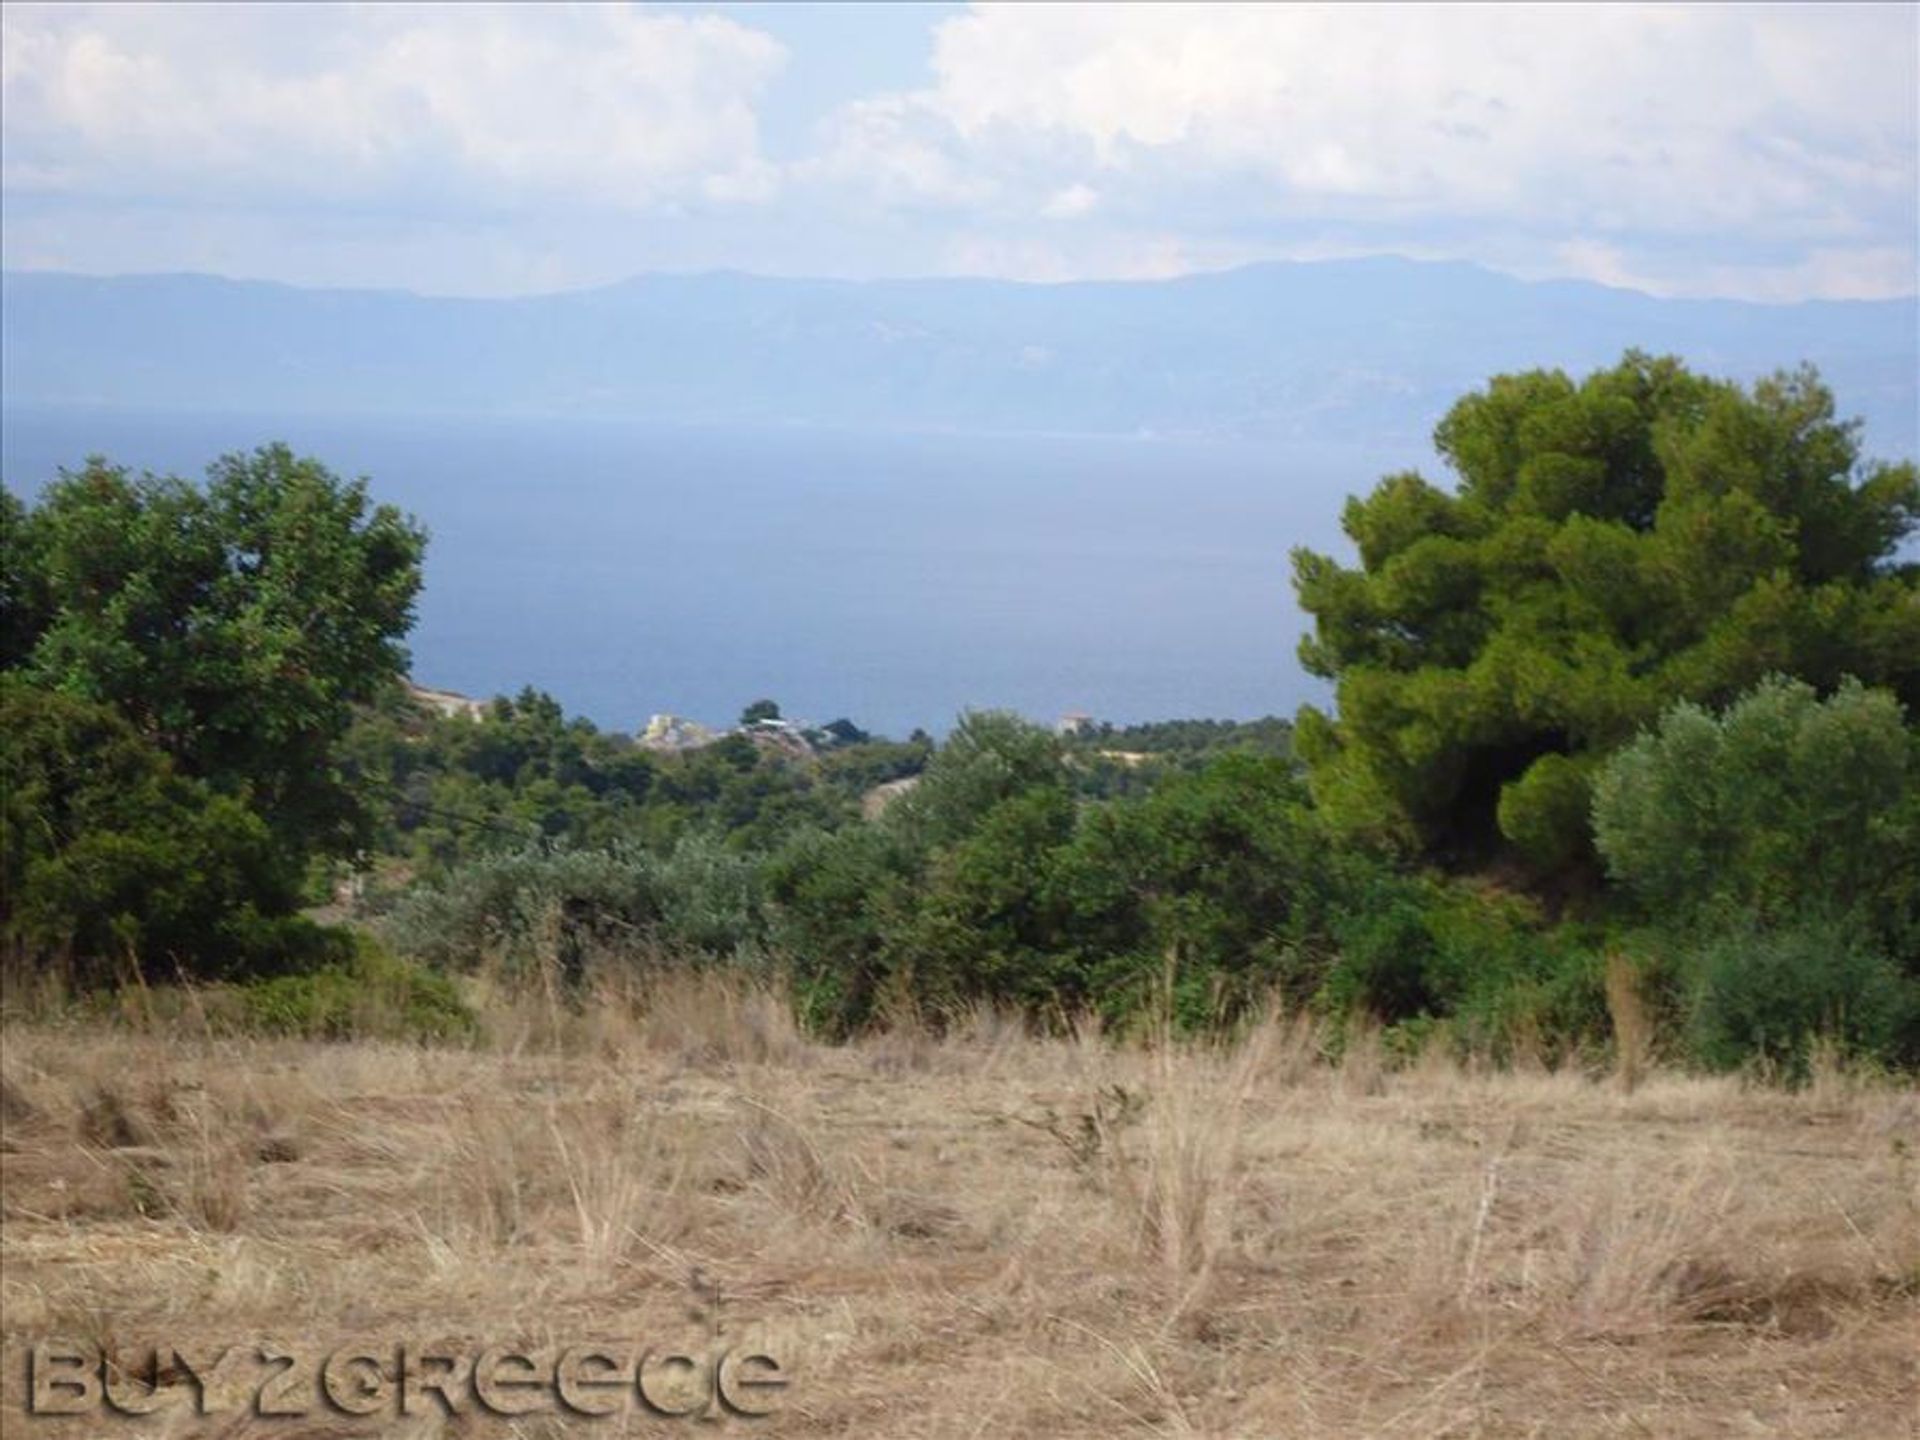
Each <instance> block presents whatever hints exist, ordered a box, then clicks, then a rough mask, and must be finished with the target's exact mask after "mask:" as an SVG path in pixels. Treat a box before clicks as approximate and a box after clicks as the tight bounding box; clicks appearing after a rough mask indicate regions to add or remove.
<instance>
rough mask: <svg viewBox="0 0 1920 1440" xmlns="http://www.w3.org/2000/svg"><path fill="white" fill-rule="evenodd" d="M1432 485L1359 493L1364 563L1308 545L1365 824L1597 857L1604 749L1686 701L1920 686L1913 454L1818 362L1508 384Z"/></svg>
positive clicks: (1337, 727)
mask: <svg viewBox="0 0 1920 1440" xmlns="http://www.w3.org/2000/svg"><path fill="white" fill-rule="evenodd" d="M1435 442H1436V445H1437V447H1438V449H1439V451H1440V453H1441V455H1442V456H1444V457H1445V459H1446V460H1447V462H1448V463H1449V464H1450V465H1451V466H1452V467H1453V469H1454V471H1455V472H1456V474H1457V476H1458V479H1459V483H1458V486H1457V488H1455V489H1453V490H1451V491H1449V490H1444V489H1442V488H1440V487H1438V486H1436V485H1433V484H1432V483H1430V482H1429V481H1427V480H1426V479H1424V478H1423V477H1422V476H1420V475H1418V474H1415V473H1407V474H1399V475H1393V476H1390V477H1388V478H1387V479H1385V480H1383V481H1381V482H1380V484H1379V485H1378V486H1377V487H1376V488H1375V489H1374V491H1373V493H1372V494H1371V495H1369V496H1368V497H1367V498H1366V499H1364V500H1361V499H1354V500H1351V501H1349V502H1348V504H1347V507H1346V511H1345V514H1344V516H1343V525H1344V528H1345V530H1346V533H1347V534H1348V536H1349V537H1350V538H1351V539H1352V541H1353V543H1354V545H1355V546H1356V548H1357V550H1358V553H1359V565H1358V567H1357V568H1350V567H1348V566H1345V565H1342V564H1340V563H1338V562H1337V561H1335V560H1334V559H1331V558H1329V557H1327V556H1324V555H1319V554H1315V553H1314V552H1312V551H1309V550H1305V549H1301V550H1296V551H1295V553H1294V557H1293V558H1294V579H1295V585H1296V588H1297V590H1298V593H1299V597H1300V603H1301V606H1302V608H1303V609H1304V610H1305V611H1306V612H1307V613H1308V614H1310V615H1311V616H1313V618H1314V632H1313V634H1312V635H1310V636H1309V637H1308V638H1307V639H1305V640H1304V641H1303V642H1302V644H1301V647H1300V654H1301V659H1302V662H1303V663H1304V664H1305V665H1306V667H1307V668H1308V669H1309V670H1310V671H1312V672H1313V673H1315V674H1317V675H1323V676H1327V677H1329V678H1331V679H1333V680H1335V681H1336V682H1337V685H1338V716H1339V718H1338V720H1337V721H1336V720H1334V719H1332V718H1329V717H1328V716H1327V715H1325V714H1323V713H1321V712H1320V711H1318V710H1316V709H1313V708H1311V707H1309V708H1307V709H1304V710H1303V711H1302V712H1301V715H1300V720H1299V726H1298V736H1297V738H1298V745H1299V751H1300V754H1301V755H1302V757H1303V758H1304V759H1305V760H1306V762H1307V763H1308V765H1309V767H1310V774H1311V784H1312V789H1313V793H1314V796H1315V798H1316V800H1317V801H1318V803H1319V805H1320V806H1321V808H1322V809H1323V810H1324V811H1325V812H1326V813H1327V815H1328V816H1329V817H1330V818H1331V819H1332V820H1333V821H1334V822H1335V823H1336V824H1337V825H1338V826H1339V827H1340V828H1342V829H1343V830H1346V831H1349V832H1354V833H1360V834H1366V835H1371V836H1374V837H1378V838H1383V839H1390V840H1394V841H1397V842H1400V843H1404V844H1407V845H1410V846H1414V847H1418V848H1421V849H1424V850H1426V851H1427V852H1428V853H1432V854H1439V855H1442V856H1447V855H1452V856H1456V857H1461V858H1484V857H1486V856H1487V855H1488V854H1489V853H1490V852H1494V851H1498V850H1500V849H1503V848H1505V849H1508V850H1510V851H1512V852H1518V853H1519V854H1520V855H1521V856H1522V857H1523V858H1527V859H1531V860H1533V861H1535V862H1536V863H1537V864H1539V865H1541V866H1543V867H1544V866H1550V865H1553V864H1563V863H1566V862H1568V861H1580V862H1582V863H1590V860H1589V857H1590V855H1591V851H1590V849H1589V841H1588V837H1587V834H1586V823H1585V816H1586V809H1587V807H1586V804H1585V794H1586V791H1587V789H1588V787H1589V786H1590V784H1591V780H1592V776H1593V773H1594V768H1595V766H1596V764H1597V763H1598V761H1599V760H1600V759H1601V758H1603V757H1604V756H1605V755H1606V754H1607V753H1609V752H1610V751H1611V750H1612V749H1614V748H1615V747H1617V746H1618V745H1620V744H1622V743H1624V742H1625V741H1626V740H1628V739H1629V738H1631V736H1632V735H1633V734H1634V733H1635V731H1636V730H1637V729H1638V728H1639V727H1641V726H1642V725H1645V724H1647V723H1649V722H1651V721H1652V720H1653V719H1655V718H1656V717H1657V716H1658V715H1659V714H1660V713H1661V712H1662V711H1663V710H1664V709H1665V708H1666V707H1667V706H1668V705H1669V704H1671V703H1672V702H1673V701H1675V700H1676V699H1693V700H1697V701H1700V702H1703V703H1708V704H1720V703H1725V702H1726V701H1728V700H1730V699H1732V698H1733V696H1735V695H1736V694H1738V693H1739V692H1740V691H1741V690H1743V689H1745V688H1747V687H1749V686H1751V685H1752V684H1754V683H1755V682H1756V681H1758V680H1759V679H1760V678H1761V677H1762V676H1764V675H1766V674H1768V673H1771V672H1775V671H1783V672H1786V673H1789V674H1794V675H1798V676H1800V677H1802V678H1804V679H1806V680H1807V681H1809V682H1811V683H1812V684H1814V685H1815V686H1817V687H1819V688H1820V689H1822V690H1830V689H1832V688H1833V687H1834V686H1836V685H1838V684H1839V683H1840V680H1841V678H1842V677H1843V676H1845V675H1849V674H1851V675H1857V676H1859V677H1861V678H1862V679H1864V680H1866V681H1867V682H1869V683H1873V684H1881V685H1886V686H1890V687H1892V688H1893V690H1894V691H1895V692H1896V693H1897V694H1898V695H1899V696H1900V697H1901V698H1902V699H1903V700H1905V701H1906V703H1908V704H1909V705H1912V704H1914V703H1915V702H1916V700H1920V581H1917V579H1916V568H1915V567H1914V566H1913V565H1911V564H1902V563H1899V561H1898V559H1897V556H1898V547H1899V545H1900V542H1901V541H1902V540H1903V539H1904V538H1905V537H1907V536H1908V535H1910V534H1912V533H1913V530H1914V527H1915V524H1916V520H1920V475H1917V474H1916V471H1915V468H1914V466H1913V464H1912V463H1910V462H1909V463H1902V464H1897V465H1888V464H1878V463H1864V462H1863V461H1862V460H1861V458H1860V449H1859V431H1858V427H1857V425H1856V424H1854V423H1852V422H1846V423H1843V422H1840V421H1837V420H1836V419H1835V418H1834V405H1833V397H1832V395H1831V394H1830V392H1829V391H1828V390H1827V389H1826V387H1825V386H1823V385H1822V384H1821V383H1820V382H1819V380H1818V378H1817V377H1816V376H1815V374H1814V373H1813V372H1812V371H1811V370H1810V369H1802V370H1799V371H1796V372H1793V373H1790V374H1782V375H1778V376H1775V377H1774V378H1772V379H1769V380H1764V381H1762V382H1760V383H1758V384H1756V385H1755V386H1753V387H1752V388H1751V390H1745V389H1742V388H1741V387H1739V386H1737V385H1734V384H1730V383H1725V382H1721V381H1716V380H1711V379H1707V378H1705V377H1702V376H1699V375H1696V374H1693V373H1692V372H1690V371H1688V370H1687V369H1685V368H1684V367H1683V366H1682V365H1681V364H1680V363H1679V362H1678V361H1675V360H1671V359H1653V358H1650V357H1648V356H1645V355H1642V354H1638V353H1632V354H1629V355H1628V356H1627V357H1626V358H1625V359H1624V360H1623V361H1622V362H1621V363H1620V364H1619V365H1617V366H1615V367H1614V368H1613V369H1610V370H1605V371H1601V372H1599V373H1596V374H1594V375H1591V376H1589V377H1587V379H1586V380H1584V381H1582V382H1579V383H1575V382H1574V381H1572V380H1570V379H1568V378H1567V377H1566V376H1565V375H1563V374H1560V373H1558V372H1544V371H1534V372H1531V373H1527V374H1521V375H1503V376H1499V377H1497V378H1495V379H1494V380H1493V381H1492V382H1491V383H1490V384H1489V385H1488V387H1487V388H1486V389H1485V390H1484V391H1482V392H1479V393H1477V394H1473V395H1469V396H1467V397H1466V398H1465V399H1463V400H1461V401H1460V402H1459V403H1458V404H1457V405H1455V406H1454V407H1453V409H1452V410H1451V411H1450V412H1449V413H1448V415H1447V416H1446V418H1445V419H1444V420H1443V421H1441V423H1440V425H1439V427H1438V429H1437V431H1436V432H1435Z"/></svg>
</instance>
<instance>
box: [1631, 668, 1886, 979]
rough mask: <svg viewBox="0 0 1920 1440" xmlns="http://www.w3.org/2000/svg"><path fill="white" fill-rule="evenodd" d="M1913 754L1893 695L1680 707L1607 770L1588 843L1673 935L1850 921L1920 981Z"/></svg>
mask: <svg viewBox="0 0 1920 1440" xmlns="http://www.w3.org/2000/svg"><path fill="white" fill-rule="evenodd" d="M1917 747H1920V741H1917V740H1916V738H1915V736H1914V735H1913V734H1912V733H1911V732H1910V731H1909V730H1908V729H1907V726H1906V722H1905V717H1904V715H1903V714H1902V712H1901V707H1900V703H1899V701H1898V700H1897V699H1895V697H1894V696H1893V695H1892V693H1890V692H1889V691H1886V690H1873V689H1868V688H1867V687H1865V686H1863V685H1861V684H1860V683H1859V682H1858V681H1855V680H1851V679H1849V680H1846V681H1844V682H1842V684H1841V685H1840V687H1839V689H1838V690H1836V691H1835V692H1834V693H1833V694H1832V695H1831V696H1829V697H1828V698H1827V699H1825V700H1822V699H1821V698H1820V697H1819V695H1818V694H1817V693H1816V692H1815V690H1814V689H1813V687H1812V686H1810V685H1808V684H1806V683H1804V682H1802V681H1798V680H1791V679H1787V678H1785V677H1783V676H1773V677H1771V678H1769V679H1767V680H1765V681H1763V682H1761V684H1759V685H1758V686H1756V687H1755V688H1754V689H1753V690H1752V691H1751V692H1749V693H1748V694H1747V695H1745V696H1743V697H1742V698H1741V699H1740V700H1738V701H1737V702H1736V703H1734V704H1733V705H1731V706H1730V707H1728V708H1727V709H1726V711H1725V712H1724V713H1722V714H1718V715H1716V714H1714V713H1711V712H1709V711H1708V710H1706V709H1703V708H1702V707H1700V706H1698V705H1694V704H1689V703H1684V702H1683V703H1681V704H1678V705H1675V706H1674V707H1673V708H1672V709H1671V710H1670V711H1668V712H1667V714H1666V715H1665V716H1664V717H1663V718H1662V719H1661V721H1660V723H1659V725H1658V726H1657V727H1655V728H1653V729H1651V730H1649V731H1648V732H1647V733H1645V734H1643V735H1641V736H1640V737H1639V738H1638V739H1636V740H1635V741H1634V742H1633V743H1631V744H1630V745H1628V746H1626V747H1625V748H1624V749H1622V750H1621V751H1620V752H1619V753H1618V754H1616V755H1615V756H1613V758H1612V759H1611V760H1609V761H1608V762H1607V764H1606V765H1605V767H1604V768H1603V769H1602V770H1601V771H1600V774H1599V777H1598V780H1597V781H1596V783H1595V785H1594V793H1593V822H1594V836H1595V842H1596V844H1597V846H1598V848H1599V851H1600V854H1601V855H1602V856H1603V857H1604V859H1605V861H1606V864H1607V868H1608V870H1609V872H1610V873H1611V874H1612V875H1613V877H1614V878H1615V879H1617V880H1619V881H1620V882H1621V883H1622V884H1624V885H1625V886H1626V887H1627V888H1628V889H1629V890H1630V891H1631V892H1632V893H1633V895H1634V896H1636V897H1637V898H1638V899H1639V900H1640V901H1641V902H1642V903H1643V904H1644V905H1645V907H1646V909H1647V912H1648V914H1649V915H1650V916H1651V917H1652V918H1653V919H1654V920H1655V921H1656V922H1657V923H1659V924H1661V925H1663V926H1664V927H1666V928H1668V929H1669V930H1691V929H1701V928H1705V927H1708V926H1714V927H1717V928H1721V929H1724V928H1726V927H1727V925H1728V924H1729V923H1731V922H1735V921H1737V922H1739V923H1740V924H1742V925H1746V924H1751V923H1756V922H1757V923H1759V924H1762V925H1777V924H1782V923H1788V922H1793V921H1799V920H1818V921H1821V922H1824V923H1827V924H1829V925H1832V924H1834V923H1836V922H1856V923H1857V924H1858V925H1859V926H1861V927H1864V929H1865V930H1866V932H1867V933H1868V934H1870V935H1871V936H1872V937H1874V938H1875V939H1876V940H1877V941H1878V943H1880V944H1883V945H1887V946H1897V947H1900V948H1902V949H1907V948H1909V947H1910V948H1911V950H1912V952H1913V959H1914V973H1915V974H1916V975H1917V976H1920V755H1916V748H1917Z"/></svg>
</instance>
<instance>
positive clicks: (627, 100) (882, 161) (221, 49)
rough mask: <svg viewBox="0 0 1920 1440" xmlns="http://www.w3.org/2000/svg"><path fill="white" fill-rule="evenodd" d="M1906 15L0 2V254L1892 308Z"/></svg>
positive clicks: (310, 276) (1898, 241)
mask: <svg viewBox="0 0 1920 1440" xmlns="http://www.w3.org/2000/svg"><path fill="white" fill-rule="evenodd" d="M1917 17H1920V9H1916V7H1914V6H1911V5H1874V6H1842V5H1824V6H1791V5H1784V6H1752V7H1749V6H1735V5H1710V6H1700V7H1692V6H1629V5H1608V6H1559V5H1555V6H1539V7H1524V6H1491V7H1481V6H1466V5H1461V6H1428V7H1409V8H1398V7H1386V6H1383V7H1373V8H1368V7H1360V6H1340V7H1322V6H1312V5H1301V6H1279V5H1271V6H1201V5H1186V6H1177V7H1175V6H1154V5H1130V6H1121V7H1106V6H1093V5H1088V6H1063V5H1062V6H1037V5H1026V6H1015V7H997V6H957V5H941V6H924V7H915V6H894V7H878V6H844V7H836V6H799V5H795V6H764V7H763V6H755V5H717V6H714V5H691V4H675V5H659V6H626V5H604V6H595V7H586V8H574V9H567V8H561V7H540V8H534V7H507V6H478V5H475V6H454V5H441V6H431V7H420V8H414V7H407V6H399V5H331V6H294V5H258V6H245V7H243V6H213V7H201V6H166V7H146V6H135V5H121V4H116V5H105V6H89V5H61V6H39V5H32V4H8V5H7V6H6V7H5V9H4V11H0V25H4V37H3V40H4V43H3V44H0V61H3V64H4V96H3V99H4V147H3V149H4V154H3V155H0V161H3V165H0V203H3V204H4V216H5V223H4V227H0V252H3V254H0V258H3V259H4V262H5V264H6V265H8V266H9V267H14V268H51V269H66V270H79V271H87V272H96V273H124V272H132V271H167V270H202V271H212V272H216V273H221V274H228V275H238V276H249V277H259V278H267V279H276V280H285V281H290V282H294V283H302V284H329V285H368V286H398V287H404V288H409V289H415V290H421V291H427V292H433V293H453V294H517V293H527V292H531V291H543V290H551V289H559V288H569V287H575V286H582V285H592V284H599V283H605V282H608V281H612V280H616V279H619V278H621V277H623V276H626V275H630V274H634V273H637V272H641V271H647V270H689V269H692V270H704V269H718V268H732V269H743V270H753V271H760V272H764V273H774V274H812V275H845V276H876V275H910V274H986V275H999V276H1010V277H1017V278H1025V279H1039V280H1061V279H1082V278H1116V277H1147V276H1160V275H1172V274H1179V273H1184V272H1187V271H1192V270H1199V269H1212V268H1218V267H1221V266H1226V265H1233V264H1238V263H1244V262H1247V261H1252V260H1259V259H1269V258H1317V257H1323V256H1335V255H1352V254H1374V253H1392V254H1403V255H1413V256H1421V257H1432V258H1449V259H1466V260H1472V261H1477V262H1479V263H1482V264H1485V265H1489V266H1492V267H1494V268H1497V269H1501V270H1505V271H1508V272H1510V273H1514V274H1518V275H1522V276H1526V277H1529V278H1539V277H1549V276H1571V277H1579V278H1586V279H1594V280H1600V281H1603V282H1606V283H1610V284H1619V285H1627V286H1631V287H1634V288H1638V289H1645V290H1650V291H1653V292H1655V293H1662V294H1681V295H1725V296H1735V297H1740V298H1748V299H1764V300H1798V299H1806V298H1814V297H1824V298H1880V297H1886V296H1892V295H1908V294H1912V293H1914V291H1915V288H1916V282H1915V267H1916V258H1915V244H1916V233H1917V232H1920V183H1917V182H1916V149H1920V140H1917V137H1916V129H1917V127H1920V78H1917V72H1920V22H1917Z"/></svg>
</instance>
